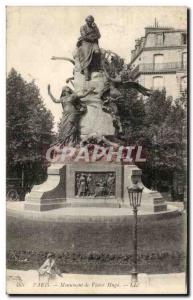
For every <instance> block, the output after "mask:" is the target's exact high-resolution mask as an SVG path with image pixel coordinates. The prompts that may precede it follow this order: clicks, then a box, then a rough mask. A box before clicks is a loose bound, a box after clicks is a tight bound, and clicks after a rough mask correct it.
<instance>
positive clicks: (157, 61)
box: [153, 54, 164, 70]
mask: <svg viewBox="0 0 193 300" xmlns="http://www.w3.org/2000/svg"><path fill="white" fill-rule="evenodd" d="M163 61H164V56H163V54H154V57H153V64H154V70H161V69H162V67H163V65H162V64H163Z"/></svg>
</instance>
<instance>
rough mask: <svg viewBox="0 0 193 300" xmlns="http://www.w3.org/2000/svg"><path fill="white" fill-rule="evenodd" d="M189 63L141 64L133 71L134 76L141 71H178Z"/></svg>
mask: <svg viewBox="0 0 193 300" xmlns="http://www.w3.org/2000/svg"><path fill="white" fill-rule="evenodd" d="M186 69H187V64H186V63H181V62H168V63H155V64H140V65H138V66H137V67H136V68H135V69H134V70H133V71H132V76H133V77H134V78H135V77H136V76H137V75H138V74H139V73H140V72H160V71H166V72H167V71H178V70H186Z"/></svg>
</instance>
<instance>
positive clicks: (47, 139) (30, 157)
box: [6, 69, 53, 188]
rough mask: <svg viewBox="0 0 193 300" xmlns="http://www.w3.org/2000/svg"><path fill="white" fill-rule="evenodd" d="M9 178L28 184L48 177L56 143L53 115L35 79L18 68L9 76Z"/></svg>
mask: <svg viewBox="0 0 193 300" xmlns="http://www.w3.org/2000/svg"><path fill="white" fill-rule="evenodd" d="M6 126H7V177H18V178H22V185H23V186H24V188H25V187H27V186H32V185H33V184H38V183H40V182H41V181H43V180H44V179H45V176H46V160H45V154H46V150H47V149H48V147H49V146H50V143H51V142H52V136H53V133H52V127H53V116H52V114H51V112H50V111H49V110H47V109H46V107H45V105H44V103H43V100H42V98H41V96H40V92H39V89H38V87H37V86H36V85H35V83H34V81H32V82H30V83H27V82H26V81H25V80H24V79H23V78H22V77H21V75H20V74H18V73H17V72H16V71H15V70H14V69H12V70H11V71H10V73H9V74H8V78H7V121H6Z"/></svg>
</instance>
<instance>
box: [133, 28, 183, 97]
mask: <svg viewBox="0 0 193 300" xmlns="http://www.w3.org/2000/svg"><path fill="white" fill-rule="evenodd" d="M130 67H131V69H132V77H133V79H134V80H135V81H137V82H139V83H140V84H142V85H143V86H145V87H146V88H150V89H162V88H165V89H166V94H167V96H172V97H173V99H175V98H177V97H179V96H180V95H181V93H183V92H184V91H185V90H186V88H187V32H186V30H182V29H174V28H171V27H160V26H158V24H155V26H152V27H146V28H145V36H144V37H141V38H140V39H137V40H136V41H135V49H134V50H133V51H131V62H130Z"/></svg>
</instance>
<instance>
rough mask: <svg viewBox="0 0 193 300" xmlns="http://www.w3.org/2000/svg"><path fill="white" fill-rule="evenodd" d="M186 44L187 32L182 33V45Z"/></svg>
mask: <svg viewBox="0 0 193 300" xmlns="http://www.w3.org/2000/svg"><path fill="white" fill-rule="evenodd" d="M186 44H187V34H186V33H182V45H186Z"/></svg>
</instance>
